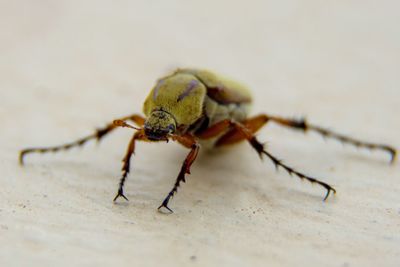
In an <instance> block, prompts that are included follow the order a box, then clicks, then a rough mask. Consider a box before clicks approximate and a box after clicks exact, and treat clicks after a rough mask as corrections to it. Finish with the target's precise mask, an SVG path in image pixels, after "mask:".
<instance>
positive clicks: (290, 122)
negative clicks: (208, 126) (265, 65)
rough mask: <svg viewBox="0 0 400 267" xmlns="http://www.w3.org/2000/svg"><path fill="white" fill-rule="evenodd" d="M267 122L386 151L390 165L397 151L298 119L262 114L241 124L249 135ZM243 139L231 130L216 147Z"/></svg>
mask: <svg viewBox="0 0 400 267" xmlns="http://www.w3.org/2000/svg"><path fill="white" fill-rule="evenodd" d="M268 121H272V122H275V123H278V124H280V125H282V126H286V127H290V128H294V129H298V130H302V131H304V132H307V131H314V132H316V133H319V134H321V135H322V136H323V137H326V138H333V139H336V140H339V141H341V142H343V143H347V144H351V145H354V146H356V147H364V148H367V149H371V150H383V151H386V152H388V153H389V154H390V156H391V160H390V162H391V163H393V162H394V161H395V159H396V155H397V151H396V149H394V148H393V147H391V146H388V145H384V144H375V143H369V142H364V141H360V140H357V139H354V138H352V137H348V136H345V135H342V134H338V133H335V132H332V131H330V130H327V129H324V128H322V127H319V126H315V125H311V124H308V123H307V122H306V121H305V120H304V119H299V120H296V119H285V118H280V117H274V116H269V115H264V114H263V115H259V116H256V117H253V118H250V119H248V120H246V121H244V122H243V123H242V124H243V125H244V126H245V127H246V128H248V129H249V131H250V132H251V133H255V132H256V131H257V130H258V129H260V128H261V127H262V126H263V125H264V124H265V123H267V122H268ZM244 138H245V137H244V136H243V134H242V133H241V132H240V131H237V130H236V129H233V130H231V131H230V132H228V133H227V134H226V135H224V136H223V137H222V138H221V139H220V140H219V141H218V142H217V144H216V145H217V146H220V145H228V144H233V143H237V142H239V141H241V140H243V139H244Z"/></svg>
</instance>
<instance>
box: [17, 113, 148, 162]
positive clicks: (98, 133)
mask: <svg viewBox="0 0 400 267" xmlns="http://www.w3.org/2000/svg"><path fill="white" fill-rule="evenodd" d="M120 120H123V121H125V120H131V121H133V122H134V123H135V124H137V125H139V126H142V125H143V124H144V118H143V117H142V116H140V115H136V114H134V115H130V116H126V117H123V118H121V119H120ZM116 127H117V126H116V125H115V124H114V123H109V124H107V125H106V126H105V127H103V128H99V129H97V130H96V132H95V133H93V134H91V135H88V136H86V137H83V138H80V139H78V140H76V141H74V142H70V143H66V144H63V145H59V146H50V147H35V148H27V149H24V150H21V151H20V153H19V163H20V164H21V165H24V157H25V156H26V155H27V154H31V153H47V152H58V151H60V150H69V149H71V148H73V147H78V146H83V145H84V144H85V143H87V142H88V141H90V140H93V139H96V140H97V141H98V142H99V141H100V140H101V139H102V138H103V137H105V136H106V135H107V134H109V133H111V132H112V131H113V130H114V129H115V128H116Z"/></svg>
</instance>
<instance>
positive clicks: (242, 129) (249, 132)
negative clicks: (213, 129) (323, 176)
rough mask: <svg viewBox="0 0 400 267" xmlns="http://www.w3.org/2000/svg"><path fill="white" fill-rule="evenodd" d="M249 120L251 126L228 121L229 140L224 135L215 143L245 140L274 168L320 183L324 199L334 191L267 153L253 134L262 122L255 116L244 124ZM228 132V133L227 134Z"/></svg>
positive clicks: (327, 185)
mask: <svg viewBox="0 0 400 267" xmlns="http://www.w3.org/2000/svg"><path fill="white" fill-rule="evenodd" d="M249 121H253V122H254V124H252V127H249V128H247V127H246V126H245V125H243V124H240V123H236V122H229V123H230V124H231V126H232V127H233V129H232V130H231V131H230V132H228V135H227V137H228V138H232V139H226V140H228V141H229V142H227V143H225V139H224V138H225V136H223V137H222V138H221V139H220V140H218V142H217V145H222V144H228V143H229V144H231V143H232V142H231V141H235V142H238V141H240V140H243V139H245V140H247V141H248V142H249V143H250V145H251V146H252V147H253V148H254V149H255V150H256V151H257V153H258V154H259V156H260V158H262V156H263V155H266V156H267V157H268V158H269V159H270V160H271V161H272V162H273V163H274V165H275V167H276V169H278V168H279V167H282V168H283V169H284V170H286V171H287V172H288V173H289V174H290V175H293V174H294V175H296V176H297V177H299V178H300V179H306V180H307V181H309V182H311V183H316V184H319V185H321V186H322V187H324V188H325V189H326V190H327V192H326V195H325V197H324V200H326V199H327V198H328V196H329V194H330V192H331V191H332V192H333V193H336V190H335V189H334V188H333V187H332V186H330V185H329V184H327V183H324V182H322V181H319V180H317V179H315V178H313V177H310V176H308V175H305V174H303V173H301V172H298V171H296V170H295V169H293V168H292V167H289V166H288V165H286V164H284V163H283V162H282V161H281V160H279V159H278V158H276V157H275V156H273V155H272V154H271V153H269V152H268V151H267V150H266V149H265V147H264V145H263V144H261V143H260V142H259V141H258V140H257V138H256V137H255V136H254V132H255V131H257V130H258V129H259V128H260V127H262V125H263V123H261V120H259V118H258V117H255V118H253V119H250V120H248V121H247V122H246V125H248V123H249ZM265 123H266V121H265V122H264V124H265ZM229 133H230V135H229ZM239 137H241V138H242V139H239Z"/></svg>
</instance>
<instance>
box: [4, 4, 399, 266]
mask: <svg viewBox="0 0 400 267" xmlns="http://www.w3.org/2000/svg"><path fill="white" fill-rule="evenodd" d="M113 2H118V3H114V4H111V1H11V0H10V1H5V0H2V1H0V51H1V52H0V53H1V54H0V123H1V124H0V125H1V130H0V131H1V139H0V199H1V200H0V265H1V266H73V265H74V266H76V265H85V266H106V265H108V266H111V265H114V266H117V265H118V266H151V265H153V266H160V265H162V266H294V265H296V266H299V265H302V266H341V267H346V266H378V265H379V266H400V176H399V170H400V167H399V163H398V162H397V164H395V165H394V166H389V165H388V164H387V162H388V155H386V154H384V153H380V152H376V153H369V152H367V151H364V150H360V151H357V150H356V149H353V148H351V147H344V148H343V147H342V146H341V145H340V144H338V143H336V142H333V141H329V142H324V141H323V140H322V139H321V138H320V137H318V136H316V135H314V134H309V135H307V136H303V134H301V133H296V132H292V131H290V130H287V129H282V128H279V127H277V126H275V125H269V126H268V127H267V129H264V130H263V131H261V132H260V134H259V138H260V139H261V140H263V141H268V144H269V149H270V151H271V152H273V153H274V154H276V155H277V156H278V157H280V158H283V159H285V162H286V163H288V164H290V165H293V166H295V167H297V168H298V169H299V170H301V171H304V172H306V173H309V174H311V175H315V176H317V177H319V178H321V179H322V180H324V181H326V182H329V183H331V184H332V185H334V186H335V187H336V189H337V190H338V194H337V195H336V197H332V198H330V199H329V200H328V201H327V202H326V203H324V202H322V197H323V194H324V193H325V192H324V190H323V189H321V188H320V187H318V186H311V185H310V184H309V183H307V182H300V181H299V180H298V179H297V178H290V177H289V176H288V175H287V174H286V173H284V172H282V171H280V172H278V173H276V172H275V170H274V168H273V166H272V164H271V163H270V162H268V161H265V162H263V163H262V162H260V161H259V159H258V156H257V155H256V153H254V152H253V151H252V149H250V148H249V146H248V145H247V144H243V145H239V146H237V147H235V148H232V149H229V150H227V151H224V152H221V153H215V154H211V155H207V154H203V155H202V156H201V157H200V159H199V160H198V162H196V163H195V165H194V166H193V168H192V175H190V176H188V178H187V183H186V184H184V185H183V186H182V187H181V188H180V191H179V193H178V195H177V196H176V197H175V198H174V199H173V200H172V201H171V203H170V206H171V208H172V209H174V211H175V213H174V214H172V215H162V214H159V213H158V212H157V210H156V208H157V207H158V205H159V204H160V202H161V201H162V200H163V198H164V197H165V195H166V194H167V193H168V191H169V190H170V189H171V186H172V185H173V183H174V181H175V177H176V175H177V173H178V170H179V168H180V164H181V162H182V160H183V158H184V156H185V155H186V153H187V151H186V150H185V149H183V148H181V147H180V146H178V145H176V144H172V143H169V144H168V145H167V144H159V145H157V144H149V145H147V144H139V145H138V148H137V153H136V156H135V157H134V159H133V171H132V173H131V175H130V177H129V179H128V182H127V186H126V193H127V196H128V198H129V199H130V201H129V202H124V201H120V202H119V203H120V204H117V205H114V204H113V203H112V198H113V197H114V195H115V193H116V190H117V183H118V179H119V176H120V172H119V169H120V167H121V163H120V160H121V159H122V157H123V154H124V153H125V149H126V146H127V143H128V141H129V138H130V136H131V134H132V132H131V131H130V130H128V129H121V130H119V131H118V132H116V133H114V134H113V135H112V136H110V137H109V138H106V139H105V140H104V142H103V143H102V144H101V146H99V147H96V146H95V145H94V144H89V145H88V146H86V147H85V149H76V150H73V151H70V152H68V153H61V154H57V155H43V156H40V155H34V156H31V157H28V158H27V166H26V167H25V168H20V167H19V166H18V165H17V153H18V150H19V149H21V148H23V147H26V146H33V145H55V144H59V143H63V142H65V141H68V140H73V139H75V138H77V137H80V136H82V135H85V134H89V133H91V130H92V129H94V128H95V127H100V126H103V125H104V124H105V123H106V122H109V121H111V120H112V119H114V118H117V117H120V116H123V115H126V114H130V113H135V112H140V111H141V105H142V102H143V100H144V98H145V96H146V94H147V93H148V90H149V89H150V88H151V87H152V86H153V84H154V81H155V80H156V79H157V78H158V77H160V76H162V75H164V74H165V73H167V72H169V71H171V70H173V69H174V68H176V67H187V66H190V67H202V68H208V69H211V70H215V71H218V72H220V73H223V74H225V75H228V76H231V77H235V78H236V79H238V80H239V81H242V82H244V83H245V84H247V85H248V86H249V87H251V88H252V90H253V92H254V96H255V99H256V101H255V105H254V109H253V112H254V113H258V112H269V113H272V114H281V115H284V116H295V115H296V116H302V115H305V116H307V118H308V119H309V120H310V121H311V122H314V123H316V124H321V125H324V126H327V127H331V128H333V129H335V130H339V131H341V132H343V133H346V134H349V135H353V136H357V137H360V138H362V139H365V140H371V141H377V142H383V143H389V144H392V145H394V146H396V147H400V141H399V136H400V120H399V112H400V73H399V70H400V27H399V25H400V16H399V10H400V4H399V3H400V2H399V1H396V0H394V1H382V0H380V1H378V0H377V1H365V0H363V1H361V0H359V1H320V0H315V1H311V0H309V1H290V0H284V1H282V0H279V1H211V0H210V1H205V0H202V1H183V0H182V1H179V0H175V1H149V0H147V1H113Z"/></svg>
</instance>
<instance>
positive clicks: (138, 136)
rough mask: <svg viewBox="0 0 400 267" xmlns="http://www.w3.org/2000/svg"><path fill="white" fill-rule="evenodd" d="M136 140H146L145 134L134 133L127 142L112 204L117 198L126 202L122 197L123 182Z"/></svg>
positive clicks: (127, 172) (140, 132) (126, 175)
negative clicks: (120, 174)
mask: <svg viewBox="0 0 400 267" xmlns="http://www.w3.org/2000/svg"><path fill="white" fill-rule="evenodd" d="M137 140H147V139H146V136H145V134H144V133H143V130H141V131H138V132H136V133H135V134H134V135H133V137H132V139H131V141H130V142H129V145H128V149H127V151H126V154H125V157H124V158H123V160H122V162H123V165H122V169H121V170H122V177H121V179H120V181H119V187H118V192H117V194H116V196H115V197H114V200H113V201H114V202H115V201H116V200H117V199H118V198H119V197H123V198H125V199H126V200H128V198H127V197H126V196H125V195H124V184H125V180H126V178H127V177H128V174H129V171H130V161H131V157H132V154H134V153H135V143H136V141H137Z"/></svg>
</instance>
